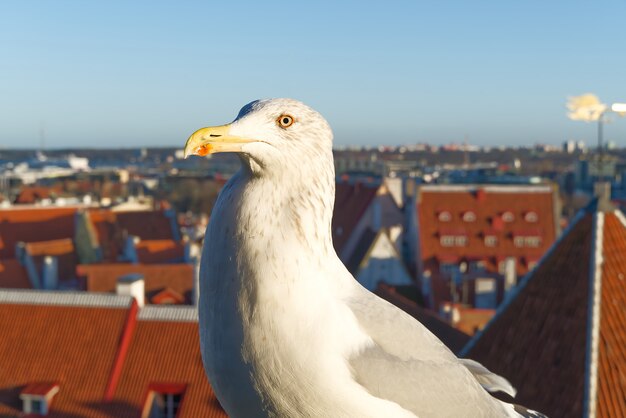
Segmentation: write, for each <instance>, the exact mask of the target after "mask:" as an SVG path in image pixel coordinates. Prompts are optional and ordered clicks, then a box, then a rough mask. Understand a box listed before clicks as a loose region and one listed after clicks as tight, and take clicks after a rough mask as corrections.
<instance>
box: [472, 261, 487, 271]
mask: <svg viewBox="0 0 626 418" xmlns="http://www.w3.org/2000/svg"><path fill="white" fill-rule="evenodd" d="M485 267H486V265H485V262H484V261H483V260H475V261H472V262H470V270H471V271H484V270H485Z"/></svg>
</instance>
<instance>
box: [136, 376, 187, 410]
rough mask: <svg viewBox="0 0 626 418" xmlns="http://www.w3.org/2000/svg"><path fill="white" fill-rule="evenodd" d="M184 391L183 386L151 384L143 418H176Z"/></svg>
mask: <svg viewBox="0 0 626 418" xmlns="http://www.w3.org/2000/svg"><path fill="white" fill-rule="evenodd" d="M184 391H185V385H181V384H167V383H160V384H151V385H150V386H149V392H148V398H147V399H146V404H145V406H144V410H143V413H142V414H141V416H142V418H176V415H177V414H178V409H179V408H180V404H181V402H182V400H183V394H184Z"/></svg>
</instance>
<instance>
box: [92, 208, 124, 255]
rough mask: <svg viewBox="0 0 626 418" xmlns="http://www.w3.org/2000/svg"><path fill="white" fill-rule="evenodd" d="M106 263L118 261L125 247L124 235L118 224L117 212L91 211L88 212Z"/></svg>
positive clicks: (106, 210)
mask: <svg viewBox="0 0 626 418" xmlns="http://www.w3.org/2000/svg"><path fill="white" fill-rule="evenodd" d="M88 215H89V220H90V221H91V223H92V225H93V227H94V229H95V231H96V234H97V236H98V242H99V244H100V248H101V249H102V258H103V260H104V261H117V259H118V257H119V255H120V254H121V253H122V248H123V247H124V233H123V231H122V228H121V227H120V226H119V225H118V224H117V218H116V216H115V212H113V211H111V210H109V209H90V210H89V211H88Z"/></svg>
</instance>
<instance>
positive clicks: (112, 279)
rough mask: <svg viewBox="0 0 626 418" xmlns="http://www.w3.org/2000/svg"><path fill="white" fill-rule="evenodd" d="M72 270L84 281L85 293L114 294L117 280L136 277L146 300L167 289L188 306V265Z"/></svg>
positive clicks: (91, 266) (190, 272)
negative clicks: (181, 298)
mask: <svg viewBox="0 0 626 418" xmlns="http://www.w3.org/2000/svg"><path fill="white" fill-rule="evenodd" d="M76 270H77V274H78V276H80V277H84V280H85V282H84V284H85V289H86V290H88V291H91V292H115V289H116V286H117V279H118V278H119V277H121V276H125V275H127V274H131V273H137V274H141V275H143V277H144V287H145V292H146V296H147V297H148V300H150V299H151V298H152V296H154V295H156V294H157V293H159V292H160V291H162V290H164V289H166V288H170V289H172V290H174V291H175V292H177V293H179V294H181V295H183V296H185V299H186V302H187V303H191V299H192V293H193V274H194V273H193V266H192V265H191V264H182V263H181V264H82V265H79V266H78V267H77V268H76Z"/></svg>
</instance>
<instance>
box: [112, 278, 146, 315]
mask: <svg viewBox="0 0 626 418" xmlns="http://www.w3.org/2000/svg"><path fill="white" fill-rule="evenodd" d="M116 293H117V294H118V295H120V296H132V297H134V298H135V300H136V301H137V305H139V307H140V308H141V307H142V306H144V305H145V297H146V291H145V284H144V278H143V275H142V274H138V273H131V274H127V275H125V276H121V277H120V278H118V279H117V287H116Z"/></svg>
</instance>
